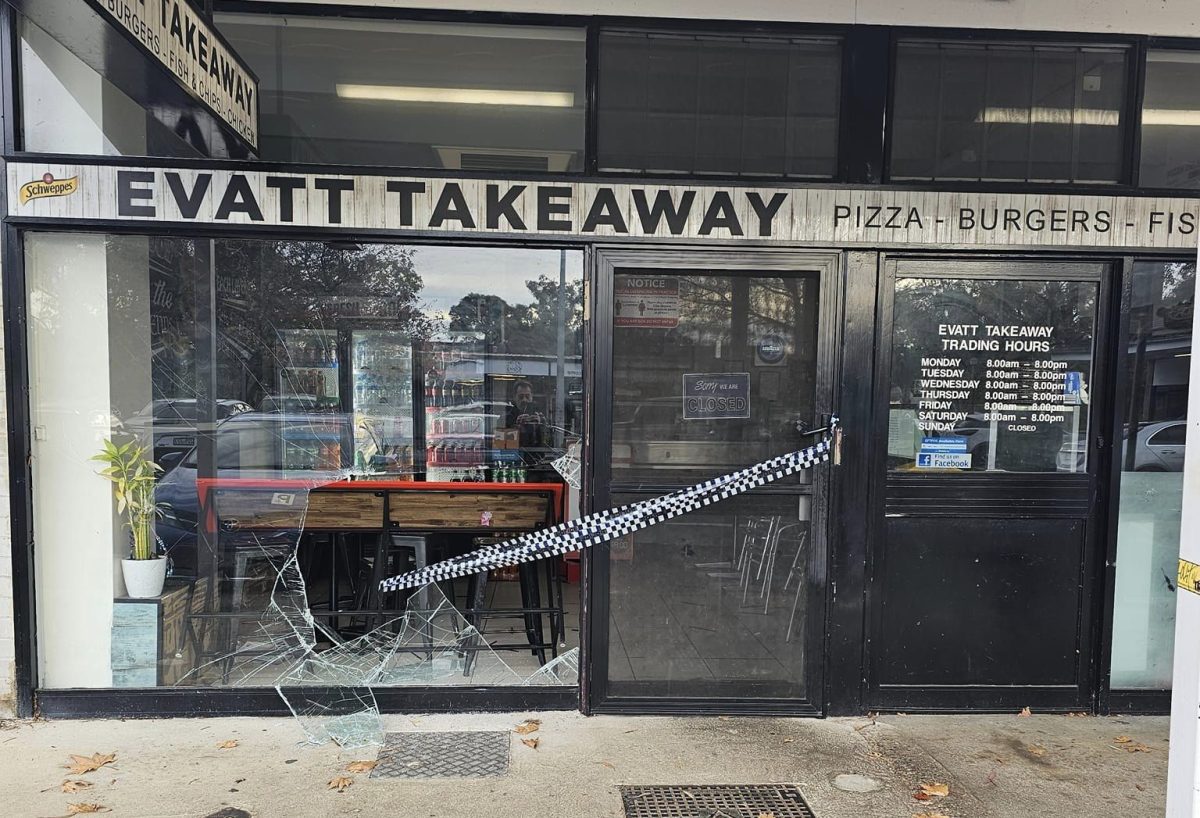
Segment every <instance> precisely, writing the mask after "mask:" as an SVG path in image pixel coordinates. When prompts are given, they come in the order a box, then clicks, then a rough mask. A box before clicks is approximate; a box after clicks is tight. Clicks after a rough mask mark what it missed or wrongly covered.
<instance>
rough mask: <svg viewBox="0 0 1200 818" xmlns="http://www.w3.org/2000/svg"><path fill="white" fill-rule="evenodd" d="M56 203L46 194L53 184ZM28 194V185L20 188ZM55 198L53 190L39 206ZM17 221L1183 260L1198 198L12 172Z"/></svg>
mask: <svg viewBox="0 0 1200 818" xmlns="http://www.w3.org/2000/svg"><path fill="white" fill-rule="evenodd" d="M72 179H74V180H76V184H73V185H69V186H60V187H61V188H63V189H64V190H65V189H67V188H69V190H67V191H66V192H57V193H56V192H52V189H53V187H54V183H55V182H56V181H61V180H72ZM30 186H32V187H30ZM47 191H51V192H47ZM8 213H9V216H11V217H17V218H21V219H90V220H97V221H100V222H155V223H163V222H165V223H175V224H230V225H256V226H263V227H302V228H309V229H317V230H319V229H321V228H340V229H349V230H362V231H383V232H388V233H394V234H399V235H405V234H413V233H427V234H428V233H434V234H437V233H446V234H476V235H478V234H495V235H519V236H543V237H578V238H584V239H597V240H614V239H618V240H619V239H623V238H655V239H687V240H693V241H708V240H719V241H729V240H738V241H746V242H754V243H760V244H779V245H792V246H797V245H801V246H802V245H821V246H829V245H837V246H846V245H863V246H870V247H888V246H898V247H900V246H902V247H911V246H914V245H938V246H948V247H989V248H995V247H1033V248H1041V247H1101V248H1147V249H1149V248H1180V249H1182V248H1191V249H1194V247H1195V244H1196V239H1197V236H1200V232H1198V227H1200V200H1197V199H1188V198H1137V197H1120V196H1082V195H1069V196H1068V195H1053V194H1046V195H1038V194H996V193H927V192H919V191H900V190H891V189H887V188H860V189H856V188H830V187H776V188H762V187H729V186H713V185H668V184H654V183H639V184H609V183H600V182H594V181H592V182H582V181H581V182H569V181H546V180H543V181H532V180H524V181H503V180H496V179H471V178H453V179H451V178H441V177H438V178H430V177H425V178H422V177H418V176H400V175H386V174H379V173H372V174H366V173H364V174H356V175H337V174H301V173H287V172H282V171H272V170H236V169H234V168H231V167H228V166H225V167H218V166H215V165H214V166H211V167H205V168H162V167H138V166H118V165H89V164H45V163H31V162H14V163H10V164H9V165H8Z"/></svg>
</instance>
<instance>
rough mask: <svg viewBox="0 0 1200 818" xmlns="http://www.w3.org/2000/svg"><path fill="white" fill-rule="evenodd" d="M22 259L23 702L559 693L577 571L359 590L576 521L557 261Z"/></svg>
mask: <svg viewBox="0 0 1200 818" xmlns="http://www.w3.org/2000/svg"><path fill="white" fill-rule="evenodd" d="M25 248H26V264H27V276H28V310H29V350H30V352H29V357H30V376H31V394H30V410H31V418H32V420H31V423H32V427H33V443H32V447H33V450H32V454H33V457H32V461H31V462H32V467H33V486H34V489H33V493H34V496H33V501H34V503H33V504H34V536H35V538H36V541H37V548H36V572H37V583H38V584H37V601H38V623H39V628H40V632H39V637H38V643H39V656H40V662H41V666H40V684H41V685H42V686H43V687H50V688H68V687H155V686H174V685H180V686H270V687H274V686H279V687H282V688H289V687H301V686H302V687H306V688H324V687H329V686H335V687H338V688H342V687H363V686H404V685H422V686H425V685H434V686H451V685H481V684H482V685H524V684H546V683H551V684H560V683H568V684H569V683H573V680H574V668H575V664H574V662H575V661H576V658H577V656H578V653H577V651H576V650H575V648H576V647H577V646H578V643H579V641H578V640H579V630H578V616H577V611H578V585H577V583H578V570H577V568H578V562H577V561H575V560H574V559H571V558H561V557H559V558H554V559H544V560H542V561H540V562H536V563H530V564H527V565H525V566H523V567H520V568H513V569H511V570H507V569H506V570H501V571H493V572H490V573H481V574H477V575H474V576H471V577H468V578H463V579H459V580H452V581H445V582H441V583H439V584H431V585H427V586H424V587H422V588H420V589H419V590H417V591H415V592H413V591H404V592H387V593H381V592H380V590H379V581H380V580H381V579H384V578H386V577H388V576H392V575H395V574H398V573H402V572H404V571H407V570H411V569H413V568H420V567H423V566H425V565H429V564H431V563H433V562H436V561H439V560H442V559H446V558H449V557H454V556H458V555H461V554H464V553H466V552H469V551H471V550H474V549H476V548H479V547H481V546H484V545H488V544H495V543H501V542H504V541H507V540H509V539H511V538H513V537H516V536H520V535H521V534H523V533H528V532H531V531H534V530H538V529H541V528H544V527H546V526H548V525H552V524H554V523H556V522H559V521H562V520H563V519H565V518H567V517H569V516H574V514H575V513H576V511H575V510H576V509H577V508H578V507H579V495H578V491H577V488H578V485H579V484H578V471H579V468H578V467H579V455H578V452H579V450H580V448H581V446H582V442H583V441H582V436H583V431H582V430H583V429H584V417H583V399H584V382H583V370H582V343H583V339H582V316H583V307H582V257H581V254H580V253H579V252H577V251H570V250H557V249H546V250H525V249H511V250H509V249H498V248H483V247H473V248H454V247H440V246H419V247H417V246H401V245H383V244H373V245H371V244H352V243H322V242H306V241H258V240H232V239H223V240H191V239H167V238H154V237H145V236H105V235H90V234H72V235H69V234H60V233H54V234H50V233H45V234H30V235H27V236H26V241H25ZM209 305H215V309H214V308H213V307H210V306H209ZM118 478H124V479H125V481H124V482H123V483H121V484H119V485H115V484H114V483H113V482H112V481H113V479H118ZM122 500H123V502H121V501H122ZM155 572H157V576H154V573H155ZM330 695H332V696H336V695H337V694H336V693H333V694H330ZM332 703H333V700H332V699H330V700H322V701H316V702H314V701H311V700H309V705H310V706H311V707H315V708H318V709H319V708H320V707H322V706H325V705H331V704H332ZM291 704H293V705H294V704H295V702H294V701H293V702H291ZM293 709H297V710H299V709H300V708H299V707H293Z"/></svg>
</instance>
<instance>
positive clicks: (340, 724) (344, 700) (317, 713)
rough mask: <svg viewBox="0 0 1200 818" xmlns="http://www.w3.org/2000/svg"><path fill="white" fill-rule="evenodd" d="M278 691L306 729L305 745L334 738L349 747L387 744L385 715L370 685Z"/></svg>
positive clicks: (317, 743)
mask: <svg viewBox="0 0 1200 818" xmlns="http://www.w3.org/2000/svg"><path fill="white" fill-rule="evenodd" d="M275 692H276V693H278V694H279V698H281V699H283V703H284V704H286V705H287V707H288V710H290V711H291V712H292V715H293V716H294V717H295V719H296V722H297V723H298V724H299V725H300V729H301V730H302V731H303V732H304V742H303V743H304V744H307V745H311V746H313V747H319V746H321V745H323V744H327V743H329V742H330V741H332V742H333V743H335V744H337V745H338V746H339V747H342V748H344V749H346V750H355V749H358V748H360V747H371V746H377V745H380V744H383V716H382V715H381V714H380V712H379V705H378V704H376V702H375V694H374V693H372V692H371V689H370V688H343V689H338V690H337V691H335V692H330V691H329V690H325V689H323V690H318V691H306V690H288V691H286V692H285V691H284V689H283V687H282V686H277V687H276V688H275Z"/></svg>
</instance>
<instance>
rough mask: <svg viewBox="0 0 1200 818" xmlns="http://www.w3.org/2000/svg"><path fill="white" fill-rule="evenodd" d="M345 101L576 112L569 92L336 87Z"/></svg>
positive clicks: (362, 86)
mask: <svg viewBox="0 0 1200 818" xmlns="http://www.w3.org/2000/svg"><path fill="white" fill-rule="evenodd" d="M337 95H338V96H339V97H341V98H342V99H372V100H381V101H384V102H433V103H449V104H452V105H522V106H532V107H540V108H573V107H575V94H573V93H571V92H570V91H507V90H501V89H490V88H432V87H426V86H422V85H348V84H344V83H340V82H339V83H338V84H337Z"/></svg>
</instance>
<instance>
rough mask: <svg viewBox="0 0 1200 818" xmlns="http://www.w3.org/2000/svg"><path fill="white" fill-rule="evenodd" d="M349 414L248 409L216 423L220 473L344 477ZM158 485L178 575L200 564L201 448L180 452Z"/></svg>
mask: <svg viewBox="0 0 1200 818" xmlns="http://www.w3.org/2000/svg"><path fill="white" fill-rule="evenodd" d="M352 428H353V427H352V423H351V419H350V418H349V417H348V416H346V415H327V414H316V415H313V414H265V413H262V412H247V413H244V414H239V415H235V416H233V417H230V418H229V419H227V420H226V421H224V422H223V423H221V424H220V425H219V426H218V427H217V432H216V437H217V440H216V453H215V456H216V476H217V477H218V478H220V479H221V480H231V481H232V480H238V479H282V478H290V479H297V478H299V479H304V480H306V481H311V483H312V485H318V484H320V483H323V482H329V481H333V480H337V479H340V477H341V475H342V474H343V472H342V470H343V469H346V468H347V467H349V466H350V458H351V457H352V452H353V448H354V445H353V436H352ZM165 465H167V466H168V471H167V473H166V474H165V475H163V477H162V479H160V480H159V481H158V485H157V486H156V487H155V493H154V500H155V503H156V504H157V505H158V506H159V509H160V510H161V511H162V513H163V516H162V517H161V519H159V521H158V523H157V524H156V526H155V531H156V532H157V534H158V536H159V538H160V539H161V540H162V541H163V543H164V544H165V545H166V547H167V549H168V552H169V554H170V556H171V558H172V559H173V560H174V563H175V568H174V570H175V573H176V574H180V573H183V574H190V573H192V572H194V571H195V568H196V539H197V533H198V532H197V520H198V519H199V510H200V500H199V494H198V492H197V483H196V480H197V477H198V476H199V457H198V452H197V449H196V448H193V449H191V450H190V451H188V452H187V453H186V454H182V455H175V456H173V457H171V458H169V459H168V461H167V463H166V464H165Z"/></svg>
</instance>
